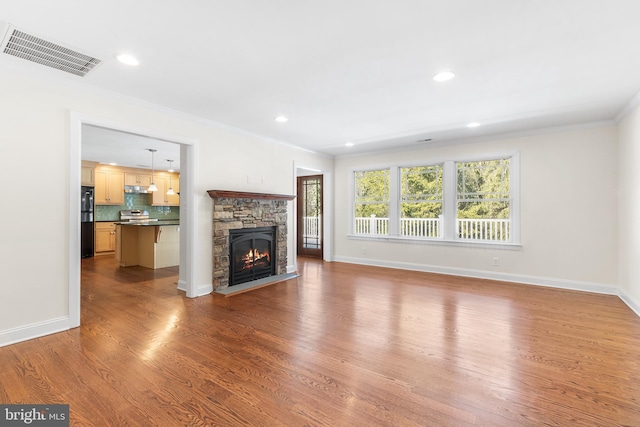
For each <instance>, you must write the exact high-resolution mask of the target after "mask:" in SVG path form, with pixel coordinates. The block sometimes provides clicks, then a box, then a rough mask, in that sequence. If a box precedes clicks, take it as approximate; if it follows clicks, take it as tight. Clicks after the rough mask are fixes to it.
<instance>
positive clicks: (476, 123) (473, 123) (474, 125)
mask: <svg viewBox="0 0 640 427" xmlns="http://www.w3.org/2000/svg"><path fill="white" fill-rule="evenodd" d="M478 126H480V123H478V122H471V123H469V124H468V125H467V127H468V128H477V127H478Z"/></svg>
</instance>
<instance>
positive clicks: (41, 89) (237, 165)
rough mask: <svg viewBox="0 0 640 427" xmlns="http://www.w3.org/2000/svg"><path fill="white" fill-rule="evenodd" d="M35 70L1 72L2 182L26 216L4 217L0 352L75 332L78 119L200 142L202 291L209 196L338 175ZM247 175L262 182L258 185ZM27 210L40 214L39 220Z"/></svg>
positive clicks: (197, 275)
mask: <svg viewBox="0 0 640 427" xmlns="http://www.w3.org/2000/svg"><path fill="white" fill-rule="evenodd" d="M34 67H35V66H34ZM34 70H35V68H34ZM37 70H38V71H34V73H33V74H29V73H25V72H24V71H19V70H17V69H15V70H14V69H12V68H11V66H10V65H9V66H7V67H3V69H2V70H0V81H1V82H2V96H0V158H1V159H3V174H4V175H3V176H4V177H5V179H6V181H7V182H11V183H13V184H14V185H5V186H4V188H3V198H4V200H7V201H10V206H15V207H19V208H20V212H21V214H20V215H14V214H10V213H9V211H10V209H2V210H0V215H2V217H1V219H2V222H3V223H4V224H5V231H4V233H3V236H2V239H0V259H1V260H2V262H1V263H0V277H2V281H1V284H0V345H4V344H8V343H11V342H15V341H19V340H24V339H28V338H31V337H35V336H39V335H43V334H47V333H52V332H55V331H59V330H64V329H66V328H68V325H69V324H72V323H70V317H69V316H70V308H69V295H70V294H69V289H70V286H69V285H70V277H71V276H72V275H73V274H76V272H75V266H74V262H76V261H74V260H71V259H70V257H69V251H70V248H72V247H76V248H77V247H78V245H79V238H78V241H70V235H72V233H71V231H70V228H69V227H70V225H69V218H70V200H71V193H70V184H69V183H70V182H73V181H72V176H73V177H75V178H74V179H76V180H77V182H78V185H79V175H80V164H79V160H78V164H77V165H71V164H70V128H69V126H70V113H71V112H72V111H73V112H78V113H81V114H84V115H87V116H91V117H99V118H101V119H103V120H105V121H109V122H114V123H119V124H121V125H122V126H123V127H126V128H134V129H154V130H157V132H159V133H164V134H171V135H178V136H182V137H184V138H189V139H191V140H194V141H197V142H196V143H197V145H198V155H197V157H196V158H195V159H194V161H195V164H194V165H193V171H194V172H193V173H194V175H193V178H194V181H193V192H194V194H195V195H196V199H195V200H194V202H193V204H192V205H191V206H190V207H189V208H190V209H191V210H192V212H195V216H196V218H197V221H198V223H199V226H200V229H198V230H196V234H197V235H196V236H195V239H194V241H195V244H196V247H195V248H194V252H193V256H192V259H189V265H190V268H191V269H192V270H193V283H190V285H194V286H196V287H197V288H198V289H206V288H207V287H211V286H212V270H213V268H212V242H211V240H212V239H211V227H212V201H211V198H210V197H209V195H208V194H207V192H206V191H207V190H211V189H219V190H236V191H255V192H264V193H277V194H294V190H295V178H294V176H295V171H294V167H295V164H303V165H305V166H307V167H310V168H314V169H320V170H328V171H330V170H331V169H332V167H333V160H332V159H330V158H328V157H326V156H321V155H317V154H314V153H311V152H308V151H305V150H300V149H296V148H293V147H290V146H286V145H282V144H278V143H274V142H271V141H267V140H264V139H261V138H259V137H257V136H254V135H250V134H246V133H243V132H240V131H236V130H234V129H231V128H222V127H220V126H217V125H214V124H213V123H211V122H207V121H203V120H201V119H197V120H196V119H194V118H191V117H189V116H186V115H184V114H180V113H174V112H172V111H169V110H167V109H161V108H154V107H152V106H150V105H149V104H147V103H137V102H135V101H133V100H131V99H129V98H124V97H119V96H117V95H115V94H111V93H108V92H105V91H98V90H94V89H92V88H91V87H90V86H88V85H84V84H83V83H78V80H77V79H73V80H74V81H75V82H76V83H74V84H70V83H68V80H67V77H64V78H62V77H58V74H57V72H56V71H55V70H51V69H47V68H46V67H42V68H37ZM69 79H70V78H69ZM249 174H250V175H251V176H254V177H259V178H261V179H260V180H258V181H257V182H256V181H253V182H251V183H250V182H248V181H249V180H248V179H247V175H249ZM74 191H77V190H75V189H74ZM74 194H75V193H74ZM43 207H46V208H45V209H43ZM290 207H291V212H290V215H289V219H288V223H287V224H288V228H289V230H294V229H295V227H294V222H293V203H292V202H291V203H290ZM26 212H37V213H38V218H37V220H34V219H33V217H32V216H30V215H27V214H25V213H26ZM78 227H79V225H78ZM289 234H290V242H291V243H292V242H293V236H292V233H289ZM290 247H291V248H293V244H291V245H290ZM288 257H289V263H291V262H292V260H294V259H295V258H294V254H293V253H292V252H289V253H288ZM78 259H79V257H78ZM77 262H79V261H77ZM72 268H73V269H74V272H73V274H72V272H71V270H70V269H72Z"/></svg>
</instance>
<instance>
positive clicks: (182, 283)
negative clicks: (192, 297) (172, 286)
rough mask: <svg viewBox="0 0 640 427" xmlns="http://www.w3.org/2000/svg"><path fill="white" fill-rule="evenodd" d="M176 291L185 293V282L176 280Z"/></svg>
mask: <svg viewBox="0 0 640 427" xmlns="http://www.w3.org/2000/svg"><path fill="white" fill-rule="evenodd" d="M178 290H179V291H182V292H185V293H186V292H187V282H185V281H184V280H178Z"/></svg>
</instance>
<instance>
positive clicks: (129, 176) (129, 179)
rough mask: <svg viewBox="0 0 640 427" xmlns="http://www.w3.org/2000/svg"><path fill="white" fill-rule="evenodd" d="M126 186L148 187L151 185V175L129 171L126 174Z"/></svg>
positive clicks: (144, 172) (133, 170)
mask: <svg viewBox="0 0 640 427" xmlns="http://www.w3.org/2000/svg"><path fill="white" fill-rule="evenodd" d="M124 185H137V186H140V187H148V186H150V185H151V174H150V173H148V172H146V171H137V170H135V169H127V170H125V173H124Z"/></svg>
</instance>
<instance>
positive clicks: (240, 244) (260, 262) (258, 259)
mask: <svg viewBox="0 0 640 427" xmlns="http://www.w3.org/2000/svg"><path fill="white" fill-rule="evenodd" d="M229 243H230V256H229V262H230V266H229V286H233V285H238V284H240V283H245V282H249V281H252V280H257V279H262V278H264V277H269V276H273V275H274V274H275V266H276V260H275V257H276V248H275V243H276V239H275V227H262V228H249V229H239V230H229Z"/></svg>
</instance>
